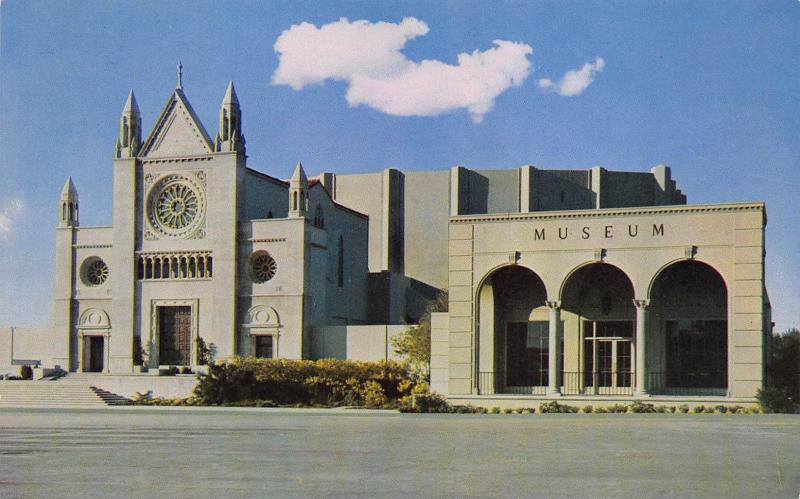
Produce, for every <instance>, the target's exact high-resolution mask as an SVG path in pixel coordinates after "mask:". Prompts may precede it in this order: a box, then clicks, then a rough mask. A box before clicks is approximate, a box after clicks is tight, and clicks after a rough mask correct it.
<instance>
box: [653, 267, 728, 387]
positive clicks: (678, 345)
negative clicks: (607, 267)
mask: <svg viewBox="0 0 800 499" xmlns="http://www.w3.org/2000/svg"><path fill="white" fill-rule="evenodd" d="M650 296H651V299H650V303H651V308H652V313H653V315H654V317H655V318H657V321H658V324H659V326H660V327H659V335H658V336H657V337H656V338H654V340H655V341H654V343H655V344H654V351H656V352H658V355H656V356H655V358H654V362H653V364H652V367H653V369H652V372H651V373H650V385H651V386H652V389H653V391H658V392H662V393H671V394H698V395H704V394H706V395H725V393H726V391H727V388H728V291H727V287H726V285H725V281H724V280H723V278H722V276H721V275H720V274H719V272H717V271H716V270H715V269H714V268H713V267H711V266H710V265H708V264H705V263H703V262H699V261H696V260H684V261H680V262H676V263H673V264H672V265H669V266H668V267H666V268H665V269H663V270H662V271H661V272H660V273H659V274H658V276H656V278H655V279H654V281H653V284H652V286H651V293H650Z"/></svg>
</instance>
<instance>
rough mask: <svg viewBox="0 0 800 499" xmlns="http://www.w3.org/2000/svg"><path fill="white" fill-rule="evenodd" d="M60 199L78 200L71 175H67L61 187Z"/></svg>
mask: <svg viewBox="0 0 800 499" xmlns="http://www.w3.org/2000/svg"><path fill="white" fill-rule="evenodd" d="M61 200H62V201H75V202H77V201H78V189H76V188H75V184H74V183H73V182H72V177H67V181H66V182H64V188H63V189H61Z"/></svg>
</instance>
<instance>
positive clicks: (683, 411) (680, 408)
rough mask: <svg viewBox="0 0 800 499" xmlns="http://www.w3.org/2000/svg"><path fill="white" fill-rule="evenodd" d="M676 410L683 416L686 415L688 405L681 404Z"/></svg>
mask: <svg viewBox="0 0 800 499" xmlns="http://www.w3.org/2000/svg"><path fill="white" fill-rule="evenodd" d="M678 410H679V411H681V412H682V413H683V414H686V413H687V412H689V405H688V404H681V405H680V406H679V407H678Z"/></svg>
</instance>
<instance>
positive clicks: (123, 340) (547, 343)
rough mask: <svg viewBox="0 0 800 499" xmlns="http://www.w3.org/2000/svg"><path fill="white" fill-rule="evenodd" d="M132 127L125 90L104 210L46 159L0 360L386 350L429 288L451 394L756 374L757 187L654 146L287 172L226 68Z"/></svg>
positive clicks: (760, 317)
mask: <svg viewBox="0 0 800 499" xmlns="http://www.w3.org/2000/svg"><path fill="white" fill-rule="evenodd" d="M142 131H143V130H142V125H141V117H140V111H139V109H138V106H137V103H136V99H135V97H134V94H133V92H131V93H130V95H129V96H128V99H127V102H126V103H125V105H124V108H123V111H122V115H121V116H120V122H119V138H118V140H117V143H116V144H115V147H114V159H113V162H112V163H113V164H112V168H113V186H112V187H113V193H114V196H113V211H112V224H111V225H109V226H104V227H82V226H80V224H79V198H78V190H77V189H76V187H75V185H74V184H73V182H72V180H71V179H68V180H67V182H66V184H65V186H64V189H63V191H62V193H61V198H60V202H59V208H58V219H59V223H58V227H57V229H56V267H55V273H54V276H55V288H54V302H53V314H52V321H51V324H50V325H49V326H48V327H45V328H40V329H37V330H36V331H35V332H31V333H30V334H29V335H27V337H24V338H20V337H17V338H12V340H11V343H10V344H11V346H8V345H9V342H8V341H6V340H3V341H0V364H3V363H4V360H5V363H6V364H13V363H19V359H33V361H34V362H36V363H37V364H40V365H43V366H58V367H60V368H62V369H65V370H68V371H78V372H103V373H108V374H110V375H114V374H118V375H123V374H125V375H129V374H132V373H134V372H139V371H141V370H145V369H148V368H149V369H154V368H159V366H190V367H191V366H197V365H198V364H199V363H201V360H202V359H201V355H202V354H203V349H204V347H205V348H206V349H208V350H207V351H208V352H209V354H210V355H211V356H212V358H213V359H216V360H223V359H226V358H229V357H231V356H234V355H255V356H258V357H276V358H277V357H280V358H292V359H299V358H326V357H334V358H351V359H369V360H374V359H382V358H392V357H393V353H392V347H391V341H390V340H391V337H392V336H394V335H396V334H399V333H401V332H402V331H403V330H404V329H405V327H406V326H405V324H409V323H413V322H415V321H417V320H418V319H419V318H420V317H421V316H422V314H424V313H425V310H426V307H427V305H428V304H429V303H430V302H431V301H432V300H433V299H435V297H436V295H437V293H439V292H441V291H447V292H448V293H449V308H448V311H447V312H440V313H434V314H433V315H432V346H431V354H432V355H431V357H432V358H431V366H430V367H431V386H432V389H433V390H435V391H438V392H440V393H444V394H447V395H448V397H450V398H451V399H453V400H457V401H467V402H469V403H478V404H481V403H482V404H486V403H488V402H489V400H490V399H491V401H492V402H491V403H492V404H493V405H500V403H501V402H503V401H506V402H508V403H511V402H513V401H517V402H519V401H524V400H530V399H550V398H555V397H565V398H567V397H576V398H593V397H613V398H620V399H632V398H641V397H655V396H665V397H669V396H692V397H717V398H719V397H722V398H726V399H743V400H745V399H752V398H753V397H754V396H755V393H756V391H757V389H759V388H761V387H762V386H763V382H764V366H765V358H766V352H767V345H768V341H769V335H770V334H771V318H770V306H769V300H768V297H767V293H766V289H765V283H764V258H765V250H764V229H765V226H766V221H767V219H766V212H765V207H764V204H763V203H761V202H748V203H729V204H705V205H689V204H686V197H685V195H684V194H683V193H682V192H681V191H680V189H678V187H677V185H676V182H675V180H673V179H672V178H671V172H670V169H669V167H667V166H663V165H659V166H655V167H653V168H651V169H650V170H649V171H647V172H622V171H609V170H606V169H605V168H601V167H593V168H589V169H585V170H546V169H540V168H537V167H534V166H531V165H526V166H522V167H518V168H507V169H486V170H480V169H468V168H465V167H462V166H454V167H452V168H449V169H444V170H435V171H409V172H402V171H399V170H396V169H392V168H389V169H385V170H383V171H378V172H375V173H366V174H334V173H326V172H322V173H320V174H319V175H318V177H316V178H308V177H307V176H306V173H305V171H304V169H303V166H302V165H301V164H300V163H297V165H296V167H295V170H294V174H293V175H292V177H291V179H289V180H281V179H277V178H274V177H272V176H270V175H268V174H265V173H262V172H260V171H257V170H255V169H252V168H250V167H248V165H247V156H246V147H245V145H246V142H245V138H244V135H243V131H242V112H241V108H240V105H239V101H238V98H237V96H236V92H235V89H234V87H233V84H232V83H231V84H229V86H228V88H227V91H226V93H225V95H224V98H223V100H222V104H221V105H220V108H219V123H218V128H217V131H216V133H215V134H214V136H213V138H212V136H210V135H209V134H208V133H207V131H206V129H205V128H204V127H203V125H202V123H201V122H200V120H199V119H198V117H197V115H196V114H195V112H194V110H193V108H192V106H191V105H190V103H189V100H188V99H187V97H186V94H185V93H184V90H183V88H182V82H181V81H180V79H179V80H178V85H177V86H176V88H175V89H173V90H172V92H171V93H170V95H169V97H168V99H167V102H166V104H165V105H164V107H163V109H162V111H161V113H160V114H159V116H158V118H157V119H156V122H155V124H154V126H153V127H152V129H151V130H150V132H149V134H148V135H147V136H146V137H143V134H142ZM10 333H11V335H12V336H13V330H11V331H10ZM34 333H35V334H34ZM3 335H5V336H8V335H9V329H4V330H0V340H2V338H1V337H2V336H3ZM18 336H19V333H18ZM4 342H5V343H4ZM4 344H5V345H6V347H4V346H3V345H4ZM4 349H5V353H4ZM3 357H6V359H4V358H3ZM140 366H143V367H141V368H140Z"/></svg>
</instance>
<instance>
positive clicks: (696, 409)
mask: <svg viewBox="0 0 800 499" xmlns="http://www.w3.org/2000/svg"><path fill="white" fill-rule="evenodd" d="M705 409H706V407H705V406H704V405H696V406H694V407H692V413H694V414H702V413H703V411H705Z"/></svg>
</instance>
